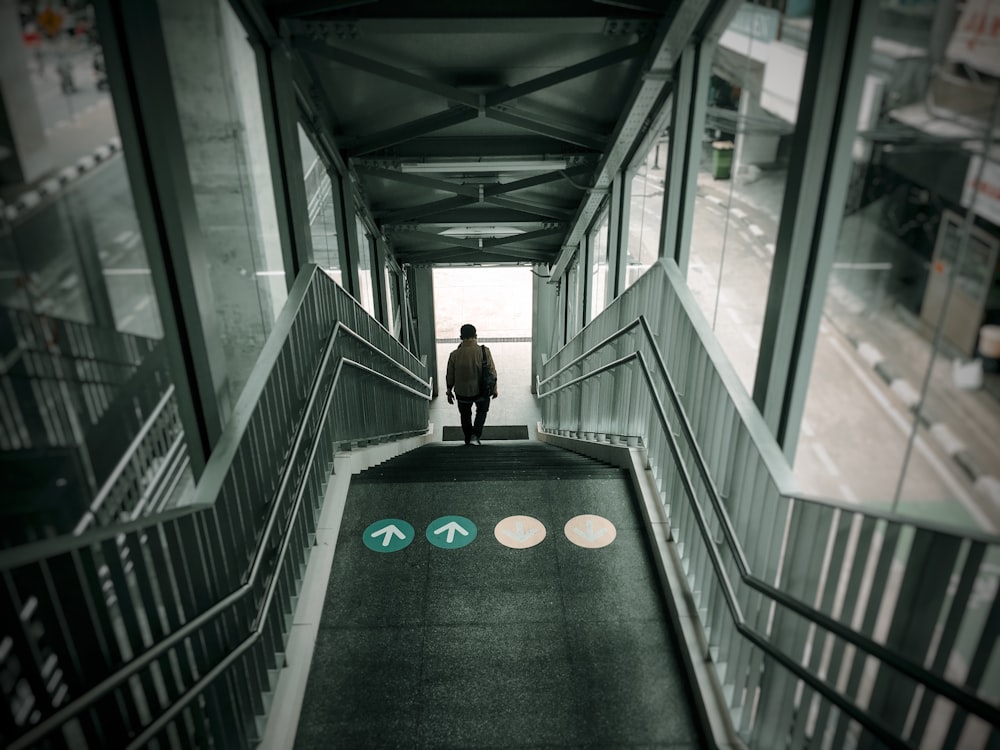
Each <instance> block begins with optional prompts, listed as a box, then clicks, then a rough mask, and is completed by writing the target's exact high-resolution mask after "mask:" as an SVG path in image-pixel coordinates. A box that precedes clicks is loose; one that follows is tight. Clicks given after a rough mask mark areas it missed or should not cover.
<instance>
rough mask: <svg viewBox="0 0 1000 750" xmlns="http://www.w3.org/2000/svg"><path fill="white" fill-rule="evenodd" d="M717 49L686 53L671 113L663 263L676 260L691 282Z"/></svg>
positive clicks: (707, 45)
mask: <svg viewBox="0 0 1000 750" xmlns="http://www.w3.org/2000/svg"><path fill="white" fill-rule="evenodd" d="M714 52H715V44H714V43H711V42H704V43H701V44H689V45H688V46H687V47H685V48H684V52H683V53H682V54H681V59H680V62H679V63H678V65H677V67H678V71H677V79H676V85H675V86H674V94H673V108H672V110H671V112H670V140H669V146H668V148H667V168H666V179H665V186H664V194H663V213H662V215H661V218H660V221H661V224H660V257H661V258H662V257H664V256H667V257H672V258H673V259H674V262H675V263H677V267H678V268H680V269H681V273H682V274H684V276H685V277H686V276H687V266H688V260H689V258H690V257H691V224H692V222H693V221H694V199H695V195H696V193H697V190H698V170H699V168H700V167H701V142H702V133H703V132H704V131H705V111H706V109H707V106H708V83H709V79H710V78H711V75H712V66H711V62H712V55H713V53H714Z"/></svg>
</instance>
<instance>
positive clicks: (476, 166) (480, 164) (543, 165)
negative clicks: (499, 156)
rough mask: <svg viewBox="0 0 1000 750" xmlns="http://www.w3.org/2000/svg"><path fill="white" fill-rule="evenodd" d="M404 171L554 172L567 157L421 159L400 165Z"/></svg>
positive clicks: (564, 162)
mask: <svg viewBox="0 0 1000 750" xmlns="http://www.w3.org/2000/svg"><path fill="white" fill-rule="evenodd" d="M399 168H400V170H401V171H403V172H411V173H428V172H430V173H441V172H554V171H556V170H558V169H566V160H565V159H535V160H528V161H502V160H495V161H482V160H477V161H421V162H404V163H403V164H400V166H399Z"/></svg>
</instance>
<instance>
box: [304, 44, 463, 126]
mask: <svg viewBox="0 0 1000 750" xmlns="http://www.w3.org/2000/svg"><path fill="white" fill-rule="evenodd" d="M292 43H293V44H294V45H295V47H296V48H297V49H299V50H301V51H304V52H308V53H310V54H313V55H317V56H319V57H325V58H326V59H327V60H333V61H335V62H340V63H344V64H345V65H349V66H350V67H352V68H356V69H358V70H362V71H364V72H366V73H371V74H372V75H375V76H378V77H379V78H385V79H387V80H390V81H395V82H396V83H401V84H403V85H405V86H412V87H413V88H416V89H420V90H421V91H427V92H428V93H431V94H437V95H438V96H442V97H444V98H445V99H448V100H449V101H455V102H458V103H459V104H464V105H465V106H467V107H471V108H472V109H474V110H478V109H479V106H480V104H481V102H480V97H479V95H478V94H473V93H472V92H470V91H465V90H463V89H460V88H458V87H456V86H451V85H449V84H447V83H442V82H441V81H435V80H434V79H433V78H428V77H426V76H420V75H417V74H416V73H411V72H410V71H408V70H403V69H402V68H397V67H394V66H392V65H386V64H385V63H381V62H379V61H377V60H372V59H371V58H370V57H364V56H363V55H358V54H355V53H354V52H348V51H347V50H345V49H343V48H342V47H336V46H334V45H332V44H327V43H325V42H320V41H317V40H314V39H309V38H307V37H301V36H295V37H292Z"/></svg>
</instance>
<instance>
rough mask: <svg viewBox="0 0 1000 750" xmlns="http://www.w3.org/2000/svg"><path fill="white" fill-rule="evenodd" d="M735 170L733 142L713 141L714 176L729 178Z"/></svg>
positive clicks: (721, 178) (723, 178)
mask: <svg viewBox="0 0 1000 750" xmlns="http://www.w3.org/2000/svg"><path fill="white" fill-rule="evenodd" d="M732 171H733V142H732V141H713V142H712V177H714V178H715V179H717V180H728V179H729V175H730V174H731V173H732Z"/></svg>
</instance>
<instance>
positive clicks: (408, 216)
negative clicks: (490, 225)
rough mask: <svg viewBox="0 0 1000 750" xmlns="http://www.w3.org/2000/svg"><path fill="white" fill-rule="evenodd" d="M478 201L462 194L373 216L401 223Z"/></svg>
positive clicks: (380, 219) (384, 220) (382, 221)
mask: <svg viewBox="0 0 1000 750" xmlns="http://www.w3.org/2000/svg"><path fill="white" fill-rule="evenodd" d="M478 202H479V199H478V198H466V197H464V196H459V197H456V198H445V199H444V200H440V201H433V202H432V203H421V204H418V205H416V206H408V207H407V208H400V209H397V210H395V211H387V212H386V213H381V214H380V213H378V212H373V213H374V214H375V218H376V219H377V220H379V222H380V223H383V224H401V223H404V222H407V221H412V220H414V219H419V218H420V217H421V216H433V215H434V214H437V213H441V212H442V211H448V210H451V209H454V208H462V207H463V206H474V205H475V204H477V203H478Z"/></svg>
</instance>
